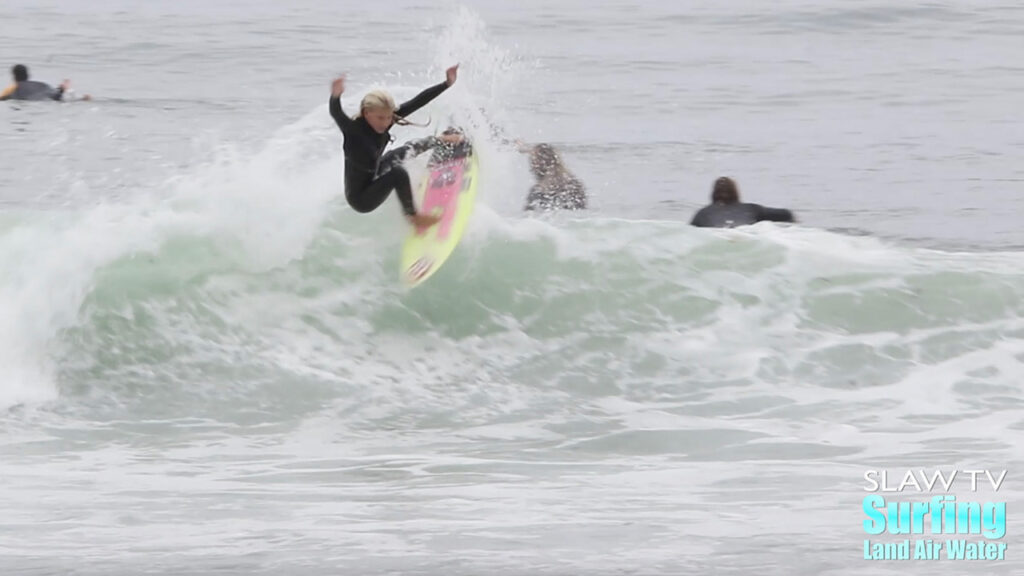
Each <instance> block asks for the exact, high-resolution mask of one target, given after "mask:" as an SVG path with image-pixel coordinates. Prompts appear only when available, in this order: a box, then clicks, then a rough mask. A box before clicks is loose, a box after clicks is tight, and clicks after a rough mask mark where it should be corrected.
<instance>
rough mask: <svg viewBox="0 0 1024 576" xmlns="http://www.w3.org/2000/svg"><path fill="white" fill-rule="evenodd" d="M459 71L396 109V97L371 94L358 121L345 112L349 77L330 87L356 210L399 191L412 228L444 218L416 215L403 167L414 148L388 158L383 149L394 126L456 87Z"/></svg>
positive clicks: (348, 189) (368, 208)
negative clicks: (343, 96) (343, 139)
mask: <svg viewBox="0 0 1024 576" xmlns="http://www.w3.org/2000/svg"><path fill="white" fill-rule="evenodd" d="M458 69H459V66H458V64H456V65H455V66H452V67H451V68H449V69H448V70H447V71H446V72H445V81H444V82H441V83H440V84H436V85H434V86H431V87H430V88H427V89H426V90H424V91H423V92H420V93H419V94H418V95H416V96H415V97H414V98H413V99H412V100H409V101H408V102H404V103H402V105H400V106H396V105H395V101H394V98H392V97H391V95H390V94H388V93H387V92H384V91H383V90H375V91H373V92H370V93H369V94H367V95H366V96H364V97H363V100H362V102H361V103H360V106H359V114H358V115H356V117H355V118H349V117H348V116H346V115H345V112H344V111H343V110H342V109H341V95H342V93H343V92H344V91H345V77H344V76H342V77H341V78H338V79H337V80H335V81H334V83H333V84H332V85H331V98H330V100H329V103H328V108H329V109H330V111H331V117H333V118H334V121H335V122H336V123H337V124H338V128H340V129H341V133H342V134H343V135H344V136H345V144H344V150H345V198H346V199H347V200H348V203H349V206H351V207H352V208H353V209H354V210H355V211H356V212H360V213H364V214H365V213H367V212H372V211H374V210H376V209H377V207H378V206H380V205H381V204H383V203H384V200H386V199H387V197H388V196H389V195H390V194H391V191H392V190H394V191H395V193H396V194H397V195H398V200H399V202H401V204H402V211H403V212H404V213H405V215H406V217H408V218H409V220H410V221H412V223H413V225H415V226H417V227H420V226H431V225H433V224H435V223H437V222H438V221H440V219H441V218H440V216H434V215H430V214H420V213H417V212H416V207H415V206H414V205H413V199H412V183H411V182H410V181H409V173H408V172H407V171H406V170H405V168H403V167H402V165H401V164H402V161H403V160H404V159H405V158H406V157H407V155H408V154H409V153H410V152H412V151H413V150H412V148H409V147H406V146H403V147H399V148H396V149H395V150H392V151H390V152H388V153H387V154H384V148H386V147H387V145H388V143H389V142H390V141H391V134H390V130H391V127H392V126H394V125H395V124H398V125H406V124H409V122H408V121H407V120H406V119H405V117H406V116H408V115H409V114H412V113H413V112H415V111H417V110H419V109H420V108H422V107H423V106H425V105H426V104H427V103H429V102H430V101H431V100H433V99H434V98H437V97H438V96H440V95H441V93H442V92H444V91H445V90H447V89H448V88H449V87H450V86H451V85H452V84H455V79H456V76H457V74H458Z"/></svg>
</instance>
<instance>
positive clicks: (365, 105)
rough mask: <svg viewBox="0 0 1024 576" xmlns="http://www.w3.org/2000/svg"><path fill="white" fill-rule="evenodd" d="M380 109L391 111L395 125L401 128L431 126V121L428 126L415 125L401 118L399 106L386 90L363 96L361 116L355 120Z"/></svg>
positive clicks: (371, 92) (355, 118)
mask: <svg viewBox="0 0 1024 576" xmlns="http://www.w3.org/2000/svg"><path fill="white" fill-rule="evenodd" d="M380 109H384V110H391V114H392V115H393V116H394V120H395V124H397V125H399V126H419V127H421V128H422V127H425V126H427V125H429V124H430V121H429V120H428V121H427V123H426V124H413V123H412V122H409V121H408V120H406V119H405V118H403V117H401V116H399V115H398V114H397V112H398V106H396V105H395V98H394V97H393V96H391V94H390V93H389V92H387V91H385V90H373V91H370V92H367V94H366V96H363V101H362V102H360V103H359V114H356V116H355V117H354V118H353V119H354V120H358V119H359V118H362V116H363V113H364V112H365V111H367V110H380Z"/></svg>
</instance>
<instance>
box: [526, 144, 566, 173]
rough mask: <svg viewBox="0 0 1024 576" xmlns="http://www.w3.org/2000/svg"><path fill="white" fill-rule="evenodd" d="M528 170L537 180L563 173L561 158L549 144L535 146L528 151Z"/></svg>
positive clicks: (563, 166)
mask: <svg viewBox="0 0 1024 576" xmlns="http://www.w3.org/2000/svg"><path fill="white" fill-rule="evenodd" d="M530 170H531V171H532V172H533V175H534V176H536V177H537V178H538V179H543V178H547V177H548V176H553V175H557V174H562V173H564V172H565V165H563V164H562V158H561V157H560V156H559V155H558V152H556V151H555V149H554V148H553V147H552V146H551V145H550V144H537V145H536V146H534V147H533V149H532V150H530Z"/></svg>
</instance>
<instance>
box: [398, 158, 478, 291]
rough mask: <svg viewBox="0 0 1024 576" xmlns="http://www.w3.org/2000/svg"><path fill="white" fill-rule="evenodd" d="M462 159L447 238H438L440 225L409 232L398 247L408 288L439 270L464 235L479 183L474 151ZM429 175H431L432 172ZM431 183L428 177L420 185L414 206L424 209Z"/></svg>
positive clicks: (417, 284) (429, 176) (442, 223)
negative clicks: (459, 178)
mask: <svg viewBox="0 0 1024 576" xmlns="http://www.w3.org/2000/svg"><path fill="white" fill-rule="evenodd" d="M466 158H467V160H468V162H466V163H465V164H464V167H463V172H462V186H461V188H460V189H459V192H458V196H457V197H456V199H455V200H454V201H453V202H452V203H451V204H452V206H454V208H455V210H456V212H455V216H454V217H453V218H452V220H451V223H450V225H449V228H448V234H447V236H446V237H444V238H440V237H439V235H440V231H441V227H442V226H443V225H444V222H443V221H442V222H438V223H437V224H434V225H433V226H431V227H430V228H427V229H426V230H425V231H424V232H423V233H422V234H420V233H418V231H417V230H416V229H415V228H413V229H412V230H410V231H409V235H408V236H407V237H406V239H405V242H404V243H403V245H402V258H401V267H400V274H401V277H402V281H403V283H404V284H405V285H406V286H408V287H410V288H412V287H416V286H419V285H420V284H422V283H423V282H425V281H426V280H427V279H428V278H430V277H431V276H433V275H434V273H435V272H437V270H438V269H440V268H441V266H442V265H443V264H444V263H445V261H446V260H448V257H449V256H451V254H452V252H453V251H455V247H456V246H458V244H459V241H460V240H461V239H462V234H463V233H464V232H465V231H466V226H467V224H468V223H469V218H470V216H471V215H472V213H473V206H474V204H475V202H476V188H477V180H478V179H479V178H478V176H479V161H478V160H477V155H476V151H475V150H474V151H473V153H472V154H470V155H469V156H467V157H466ZM431 174H434V172H433V171H432V172H431ZM431 180H432V177H431V175H428V176H427V177H426V178H424V179H423V184H422V185H421V186H420V187H419V189H418V191H417V194H416V205H417V206H423V205H424V204H423V201H424V199H425V197H426V194H427V187H428V186H430V182H431ZM433 212H435V213H438V214H440V209H439V208H438V209H435V210H433Z"/></svg>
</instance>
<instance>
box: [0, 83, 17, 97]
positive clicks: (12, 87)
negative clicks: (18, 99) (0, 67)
mask: <svg viewBox="0 0 1024 576" xmlns="http://www.w3.org/2000/svg"><path fill="white" fill-rule="evenodd" d="M17 89H18V85H17V84H11V85H10V86H8V87H7V88H6V89H4V91H3V92H0V100H10V98H11V96H12V95H13V94H14V91H15V90H17Z"/></svg>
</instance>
